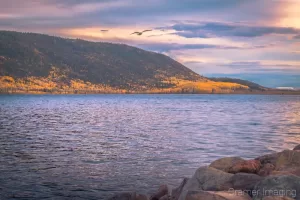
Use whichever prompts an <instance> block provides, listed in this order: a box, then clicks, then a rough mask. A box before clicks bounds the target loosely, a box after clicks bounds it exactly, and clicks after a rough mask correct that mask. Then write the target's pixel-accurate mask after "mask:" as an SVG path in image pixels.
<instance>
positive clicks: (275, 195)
mask: <svg viewBox="0 0 300 200" xmlns="http://www.w3.org/2000/svg"><path fill="white" fill-rule="evenodd" d="M114 199H115V200H117V199H118V200H251V199H253V200H292V199H296V200H300V145H298V146H297V147H295V148H294V150H285V151H282V152H279V153H274V154H268V155H264V156H261V157H258V158H256V159H254V160H244V159H242V158H239V157H229V158H221V159H219V160H216V161H214V162H212V163H211V164H210V165H209V166H204V167H200V168H199V169H197V171H196V172H195V174H194V175H193V177H191V178H189V179H188V178H185V179H184V180H183V181H182V183H181V184H180V185H179V186H178V187H177V188H175V189H173V190H169V189H168V187H167V186H166V185H162V186H161V187H160V188H159V190H158V191H157V193H156V194H153V195H151V196H150V197H147V196H145V195H138V194H136V193H124V194H120V195H118V196H115V197H113V198H111V200H114Z"/></svg>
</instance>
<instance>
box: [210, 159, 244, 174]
mask: <svg viewBox="0 0 300 200" xmlns="http://www.w3.org/2000/svg"><path fill="white" fill-rule="evenodd" d="M240 161H244V159H242V158H240V157H227V158H220V159H218V160H216V161H214V162H212V163H211V164H210V165H209V167H213V168H215V169H218V170H221V171H224V172H228V171H229V169H230V168H232V167H233V166H234V165H235V164H236V163H238V162H240Z"/></svg>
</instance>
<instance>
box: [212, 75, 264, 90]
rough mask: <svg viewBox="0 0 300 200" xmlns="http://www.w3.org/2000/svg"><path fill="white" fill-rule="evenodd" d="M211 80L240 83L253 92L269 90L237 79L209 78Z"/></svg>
mask: <svg viewBox="0 0 300 200" xmlns="http://www.w3.org/2000/svg"><path fill="white" fill-rule="evenodd" d="M209 79H210V80H212V81H215V82H229V83H238V84H241V85H245V86H248V87H249V88H250V89H251V90H258V91H265V90H267V89H268V88H266V87H263V86H261V85H259V84H256V83H253V82H251V81H247V80H242V79H237V78H227V77H224V78H209Z"/></svg>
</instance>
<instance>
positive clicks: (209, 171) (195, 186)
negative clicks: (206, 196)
mask: <svg viewBox="0 0 300 200" xmlns="http://www.w3.org/2000/svg"><path fill="white" fill-rule="evenodd" d="M233 176H234V175H233V174H229V173H226V172H223V171H221V170H218V169H215V168H212V167H200V168H199V169H198V170H197V171H196V172H195V174H194V176H193V177H192V178H191V179H189V180H188V181H187V183H186V184H185V186H184V187H183V190H182V193H181V194H180V197H179V200H184V199H185V197H186V194H187V193H188V191H199V190H204V191H228V190H229V189H231V188H232V185H231V184H230V180H231V178H232V177H233Z"/></svg>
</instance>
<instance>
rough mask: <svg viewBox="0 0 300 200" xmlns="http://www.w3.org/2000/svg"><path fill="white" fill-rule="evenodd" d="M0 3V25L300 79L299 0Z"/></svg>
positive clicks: (269, 81)
mask: <svg viewBox="0 0 300 200" xmlns="http://www.w3.org/2000/svg"><path fill="white" fill-rule="evenodd" d="M0 5H1V7H0V29H1V30H15V31H26V32H38V33H46V34H50V35H57V36H63V37H71V38H82V39H86V40H92V41H109V42H116V43H126V44H129V45H133V46H137V47H141V48H143V49H146V50H151V51H156V52H161V53H164V54H166V55H169V56H171V57H172V58H174V59H176V60H178V61H179V62H181V63H183V64H184V65H186V66H187V67H189V68H191V69H192V70H194V71H196V72H197V73H199V74H202V75H207V76H228V77H240V78H245V79H248V80H253V81H256V82H258V83H261V84H263V85H266V86H271V87H276V86H294V87H300V0H63V1H60V0H26V1H25V0H9V1H7V0H0ZM148 29H150V30H152V31H148V32H145V33H143V34H142V35H137V34H133V35H131V33H133V32H135V31H143V30H148Z"/></svg>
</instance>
